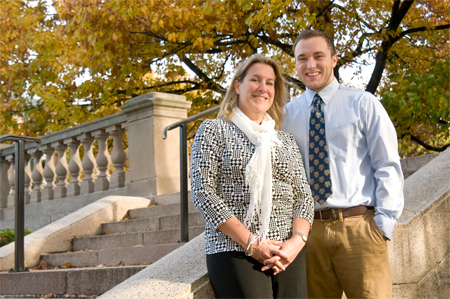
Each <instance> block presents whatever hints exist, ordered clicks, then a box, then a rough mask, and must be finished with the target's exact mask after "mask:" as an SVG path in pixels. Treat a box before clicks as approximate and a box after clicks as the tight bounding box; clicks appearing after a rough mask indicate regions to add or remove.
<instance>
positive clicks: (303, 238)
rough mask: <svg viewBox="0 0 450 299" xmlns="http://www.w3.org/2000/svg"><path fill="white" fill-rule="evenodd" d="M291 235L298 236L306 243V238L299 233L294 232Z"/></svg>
mask: <svg viewBox="0 0 450 299" xmlns="http://www.w3.org/2000/svg"><path fill="white" fill-rule="evenodd" d="M292 235H299V236H300V237H301V238H302V240H303V241H304V242H305V243H306V241H308V237H307V236H306V235H305V234H303V233H301V232H294V233H293V234H292Z"/></svg>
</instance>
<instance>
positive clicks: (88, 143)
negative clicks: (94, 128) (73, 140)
mask: <svg viewBox="0 0 450 299" xmlns="http://www.w3.org/2000/svg"><path fill="white" fill-rule="evenodd" d="M77 139H78V141H80V142H81V143H82V144H83V147H84V155H83V161H82V162H81V166H83V170H84V179H83V181H82V182H81V190H80V192H81V194H87V193H92V192H94V186H95V185H94V179H93V178H92V173H93V172H94V167H95V166H96V164H95V158H94V154H93V153H92V143H93V142H94V138H93V137H92V136H91V133H83V134H81V135H80V136H78V137H77Z"/></svg>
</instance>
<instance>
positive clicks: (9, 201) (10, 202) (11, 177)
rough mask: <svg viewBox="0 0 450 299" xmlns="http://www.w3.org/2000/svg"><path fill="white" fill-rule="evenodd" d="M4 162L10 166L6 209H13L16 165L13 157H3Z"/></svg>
mask: <svg viewBox="0 0 450 299" xmlns="http://www.w3.org/2000/svg"><path fill="white" fill-rule="evenodd" d="M5 159H6V161H8V162H9V163H10V164H11V173H10V175H9V186H10V187H11V190H10V192H9V195H8V197H7V201H6V206H7V207H14V206H15V203H16V200H15V194H16V191H15V190H16V189H15V188H16V165H15V161H14V155H13V154H11V155H8V156H6V157H5Z"/></svg>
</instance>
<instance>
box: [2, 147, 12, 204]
mask: <svg viewBox="0 0 450 299" xmlns="http://www.w3.org/2000/svg"><path fill="white" fill-rule="evenodd" d="M10 166H11V163H9V162H8V161H6V159H4V158H3V157H1V156H0V208H6V207H7V206H8V195H9V192H10V191H11V186H10V185H9V178H8V170H9V168H10Z"/></svg>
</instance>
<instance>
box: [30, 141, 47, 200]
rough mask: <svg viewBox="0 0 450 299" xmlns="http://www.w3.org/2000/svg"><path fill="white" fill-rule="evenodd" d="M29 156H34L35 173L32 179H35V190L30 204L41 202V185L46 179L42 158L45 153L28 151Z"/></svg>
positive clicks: (32, 192)
mask: <svg viewBox="0 0 450 299" xmlns="http://www.w3.org/2000/svg"><path fill="white" fill-rule="evenodd" d="M28 153H29V154H32V155H33V164H34V165H33V172H32V173H31V178H32V179H33V190H32V191H31V199H30V203H35V202H40V201H41V191H42V189H41V185H42V180H43V178H44V175H43V172H44V170H43V168H42V162H41V157H42V155H43V153H42V152H41V151H36V152H34V149H31V150H28Z"/></svg>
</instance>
